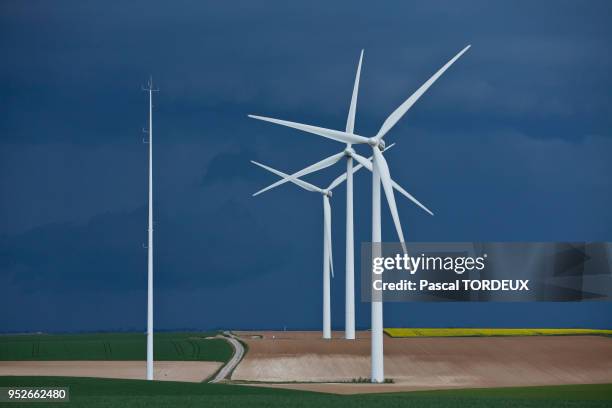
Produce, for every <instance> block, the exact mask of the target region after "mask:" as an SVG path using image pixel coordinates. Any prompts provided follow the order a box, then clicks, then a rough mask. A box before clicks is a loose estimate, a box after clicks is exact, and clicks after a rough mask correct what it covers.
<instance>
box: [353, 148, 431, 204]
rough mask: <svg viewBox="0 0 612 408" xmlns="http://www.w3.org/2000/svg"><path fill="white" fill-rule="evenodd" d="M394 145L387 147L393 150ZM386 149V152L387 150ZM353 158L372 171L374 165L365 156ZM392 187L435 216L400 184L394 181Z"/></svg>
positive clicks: (356, 155)
mask: <svg viewBox="0 0 612 408" xmlns="http://www.w3.org/2000/svg"><path fill="white" fill-rule="evenodd" d="M391 146H393V144H392V145H390V146H389V147H387V149H389V148H391ZM387 149H385V151H386V150H387ZM353 158H354V159H355V160H357V161H358V162H359V163H360V165H365V167H366V168H367V169H368V170H370V171H372V164H371V163H370V161H369V160H368V159H366V158H365V157H363V156H360V155H358V154H355V155H353ZM391 185H392V186H393V188H394V189H396V190H397V191H399V192H400V193H401V194H402V195H403V196H404V197H406V198H408V199H409V200H410V201H412V202H413V203H415V204H416V205H418V206H419V207H420V208H422V209H423V210H425V212H427V213H428V214H429V215H433V213H432V212H431V211H430V210H429V209H428V208H427V207H425V206H424V205H423V204H422V203H421V202H420V201H419V200H417V199H416V198H414V196H413V195H412V194H410V193H409V192H407V191H406V190H404V189H403V188H402V186H400V185H399V184H397V183H396V182H395V181H394V180H391Z"/></svg>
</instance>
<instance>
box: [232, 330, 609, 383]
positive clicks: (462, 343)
mask: <svg viewBox="0 0 612 408" xmlns="http://www.w3.org/2000/svg"><path fill="white" fill-rule="evenodd" d="M236 334H237V335H239V336H240V337H241V339H243V340H244V341H245V342H246V343H247V344H248V346H249V351H248V353H247V355H246V357H245V359H244V360H243V361H242V362H241V363H240V365H239V366H238V367H237V368H236V370H235V371H234V373H233V375H232V380H240V381H259V382H290V381H297V382H328V383H329V382H341V381H350V380H351V379H353V378H358V377H369V372H370V340H369V333H368V332H360V333H358V336H357V340H356V341H348V340H343V339H342V338H341V337H342V333H340V332H339V333H334V337H335V338H334V339H333V340H331V341H330V340H323V339H321V338H320V333H319V332H237V333H236ZM256 336H262V337H263V338H256ZM273 337H274V338H273ZM384 347H385V374H386V377H387V378H392V379H393V380H394V381H395V383H394V384H384V385H378V384H376V385H375V384H283V385H280V384H278V386H280V387H284V388H296V389H310V390H316V391H327V392H337V393H355V392H382V391H409V390H424V389H444V388H475V387H509V386H531V385H555V384H587V383H610V382H612V338H606V337H597V336H565V337H561V336H555V337H553V336H550V337H446V338H405V339H399V338H390V337H386V336H385V343H384Z"/></svg>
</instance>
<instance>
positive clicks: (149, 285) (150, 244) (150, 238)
mask: <svg viewBox="0 0 612 408" xmlns="http://www.w3.org/2000/svg"><path fill="white" fill-rule="evenodd" d="M147 86H148V87H147V88H143V91H147V92H148V93H149V130H148V133H149V140H148V141H147V143H148V144H149V224H148V230H147V231H148V243H147V380H153V92H157V91H158V89H153V77H151V78H149V83H148V85H147Z"/></svg>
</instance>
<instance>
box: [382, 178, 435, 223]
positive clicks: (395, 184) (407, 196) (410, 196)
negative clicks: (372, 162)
mask: <svg viewBox="0 0 612 408" xmlns="http://www.w3.org/2000/svg"><path fill="white" fill-rule="evenodd" d="M391 184H392V185H393V188H394V189H396V190H397V191H399V192H400V194H402V195H403V196H404V197H406V198H407V199H409V200H410V201H412V202H413V203H415V204H416V205H418V206H419V207H421V208H422V209H423V210H424V211H425V212H426V213H428V214H429V215H434V214H433V213H432V212H431V211H430V210H429V208H427V207H425V206H424V205H423V204H421V202H420V201H419V200H417V199H416V198H414V196H412V194H410V193H409V192H407V191H406V190H404V189H403V188H402V186H400V185H399V184H397V183H396V182H395V181H393V180H391Z"/></svg>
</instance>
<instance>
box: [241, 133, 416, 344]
mask: <svg viewBox="0 0 612 408" xmlns="http://www.w3.org/2000/svg"><path fill="white" fill-rule="evenodd" d="M393 145H394V144H391V145H389V146H388V147H387V148H386V149H385V150H389V149H390V148H392V147H393ZM371 159H372V158H371V157H370V158H369V159H366V158H363V164H359V165H357V166H355V167H351V174H350V177H351V178H352V176H353V174H354V173H355V172H357V171H359V170H360V169H361V168H362V167H364V166H365V167H366V168H367V169H369V170H370V171H372V163H371V162H370V160H371ZM251 163H253V164H255V165H257V166H259V167H262V168H264V169H266V170H268V171H270V172H272V173H274V174H276V175H277V176H280V177H282V181H285V182H286V181H290V182H292V183H294V184H296V185H298V186H300V187H302V188H303V189H305V190H307V191H311V192H315V193H320V194H322V196H323V226H324V227H323V338H324V339H331V298H330V280H329V273H330V270H331V274H332V277H333V275H334V268H333V261H332V260H333V257H332V234H331V206H330V201H329V199H330V197H331V196H332V190H333V189H334V188H336V187H338V186H339V185H340V184H342V183H343V182H344V181H345V180H347V179H348V177H349V176H348V174H349V173H348V172H346V173H343V174H341V175H340V176H338V177H337V178H336V179H335V180H334V181H332V182H331V184H330V185H329V186H328V187H327V188H325V189H322V188H320V187H317V186H315V185H313V184H310V183H308V182H305V181H303V180H300V179H299V178H297V177H295V175H288V174H285V173H283V172H281V171H279V170H276V169H273V168H272V167H269V166H266V165H264V164H261V163H258V162H256V161H253V160H251ZM391 183H392V185H393V188H395V189H396V190H397V191H399V192H400V193H401V194H403V195H404V196H406V197H409V198H410V197H411V196H410V194H408V193H407V192H406V191H405V190H404V189H403V188H402V187H401V186H400V185H398V184H397V183H396V182H395V181H393V180H392V181H391ZM256 194H257V193H256ZM254 195H255V194H254Z"/></svg>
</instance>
